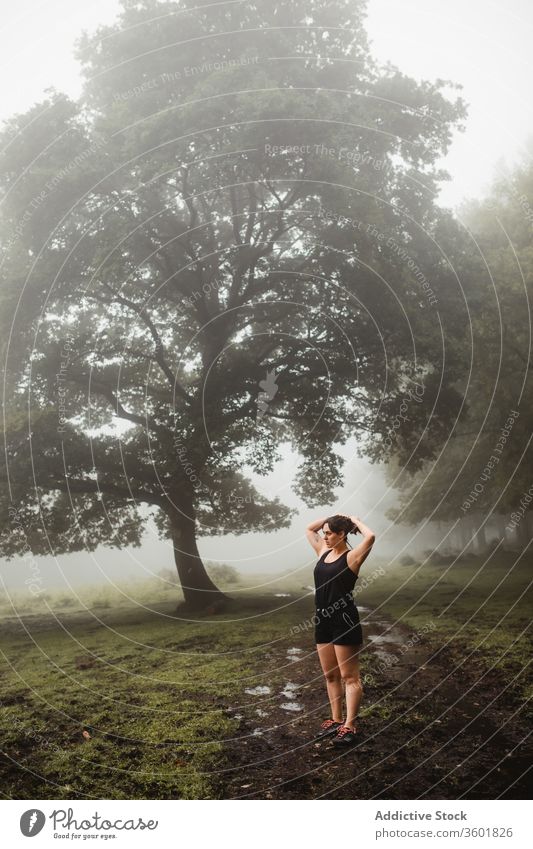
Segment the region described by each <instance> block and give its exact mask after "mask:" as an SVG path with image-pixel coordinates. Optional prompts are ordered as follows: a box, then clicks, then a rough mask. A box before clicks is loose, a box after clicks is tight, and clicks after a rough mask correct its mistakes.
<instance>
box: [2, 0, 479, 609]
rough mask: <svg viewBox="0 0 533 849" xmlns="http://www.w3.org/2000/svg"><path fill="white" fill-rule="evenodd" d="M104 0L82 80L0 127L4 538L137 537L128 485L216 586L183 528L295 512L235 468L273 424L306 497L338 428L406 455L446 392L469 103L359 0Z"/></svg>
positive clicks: (455, 350)
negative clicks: (382, 57)
mask: <svg viewBox="0 0 533 849" xmlns="http://www.w3.org/2000/svg"><path fill="white" fill-rule="evenodd" d="M122 6H123V8H122V12H121V15H120V18H119V20H118V21H117V23H116V24H114V25H112V26H109V27H101V28H100V29H99V30H98V32H97V33H96V34H95V35H94V36H90V37H89V36H87V35H85V36H84V37H83V38H82V39H81V41H80V44H79V48H78V58H79V59H80V61H81V62H82V66H83V71H84V75H85V80H86V82H85V86H84V91H83V95H82V97H81V98H80V100H79V102H76V103H75V102H72V101H71V100H69V99H68V98H67V97H65V96H64V95H61V94H59V93H56V92H54V91H50V93H49V96H48V99H47V100H45V101H43V102H42V103H39V104H37V105H36V106H34V107H33V108H32V109H30V110H28V111H27V112H26V113H24V114H22V115H16V116H14V117H13V118H12V119H11V120H10V121H8V122H7V124H6V126H5V128H4V131H3V133H2V138H1V139H0V141H1V147H2V148H3V149H4V154H3V157H2V175H3V176H2V177H1V186H2V189H3V192H4V202H3V207H2V209H3V212H2V221H1V233H2V244H3V247H2V259H3V280H2V295H1V298H2V303H1V306H2V313H3V323H4V324H3V329H4V331H5V338H6V339H7V342H6V348H5V361H6V381H5V391H6V395H5V399H4V403H5V406H6V418H5V420H4V439H5V453H4V454H3V457H4V461H3V466H2V471H1V474H2V480H3V483H4V492H3V495H2V505H1V531H0V546H1V551H2V554H3V555H4V556H7V557H10V556H13V555H15V554H17V553H21V552H23V551H25V550H27V549H28V548H29V549H31V550H32V551H33V552H36V553H46V554H48V553H53V554H61V553H65V552H73V551H81V550H94V549H95V548H96V546H98V545H100V544H106V545H114V546H118V547H122V546H128V545H139V544H140V542H141V539H142V531H143V528H144V525H145V521H146V515H145V513H140V512H139V510H138V506H137V505H138V504H139V503H145V504H148V505H150V506H151V507H153V508H154V510H155V518H156V522H157V526H158V529H159V532H160V533H161V535H162V536H163V537H169V536H170V537H171V539H172V540H173V547H174V552H175V559H176V564H177V569H178V573H179V577H180V582H181V585H182V588H183V592H184V596H185V602H186V604H187V605H188V606H189V607H191V608H195V609H205V608H206V607H208V608H209V607H210V609H213V604H215V605H216V604H218V603H219V602H223V597H222V593H220V592H219V591H218V590H217V588H216V586H215V584H214V582H213V581H212V580H211V578H210V577H209V575H208V574H207V572H206V569H205V567H204V565H203V563H202V561H201V558H200V556H199V552H198V548H197V537H198V536H199V535H204V534H209V535H210V534H225V533H229V532H231V533H245V532H249V531H264V532H267V531H272V530H275V529H278V528H279V527H283V526H287V525H288V524H289V523H290V520H291V515H292V513H293V511H291V510H289V509H288V508H286V507H285V506H283V505H282V504H281V503H280V501H279V499H278V498H267V497H265V496H263V495H261V494H260V493H259V492H258V490H257V489H256V488H255V487H254V486H253V485H252V483H251V482H250V480H249V479H248V478H247V477H246V473H247V470H250V469H252V470H254V471H255V472H257V473H260V474H262V475H267V474H268V473H269V472H270V471H271V470H272V469H273V467H274V463H275V462H276V461H277V460H279V459H280V457H281V456H282V454H281V451H280V448H281V447H282V446H284V445H285V446H287V450H290V452H291V456H292V457H294V459H295V461H297V462H298V463H299V468H298V472H297V473H296V474H295V475H294V476H293V487H294V489H295V490H296V491H297V492H298V494H299V495H300V497H302V498H303V499H304V500H305V502H306V503H307V504H308V505H309V506H312V505H317V504H323V503H325V502H327V501H329V500H331V499H332V498H333V497H334V489H335V487H337V486H338V485H340V483H341V482H342V459H341V457H340V456H339V454H338V453H337V452H336V450H335V449H336V447H337V446H338V445H340V444H342V443H344V442H345V441H346V440H347V439H348V438H349V437H353V436H357V437H358V438H359V445H360V451H361V452H364V451H366V450H370V448H371V450H373V451H374V452H377V453H378V454H379V455H380V456H388V455H391V454H392V455H394V454H399V455H400V456H402V457H403V458H404V459H405V460H406V461H407V459H408V458H409V459H408V462H409V464H410V466H412V467H413V468H416V467H417V466H418V465H420V463H422V462H423V460H424V458H427V457H430V456H432V454H433V452H434V450H435V445H436V444H438V442H439V440H440V439H442V435H443V434H444V433H445V432H446V428H447V425H448V423H449V421H450V420H451V419H453V416H454V413H455V411H456V409H457V407H458V405H459V403H460V400H461V399H460V396H459V395H458V394H457V392H456V391H455V390H454V389H453V383H454V380H456V379H457V375H458V373H459V370H460V362H461V345H462V341H463V339H464V337H465V321H466V319H465V318H464V316H460V315H459V314H458V313H457V311H456V310H455V307H454V306H453V305H454V304H455V302H456V300H457V297H458V294H457V292H458V290H457V287H455V288H454V286H455V280H454V275H453V269H452V265H451V263H450V261H449V258H448V257H446V256H445V255H444V254H443V252H442V251H441V250H440V248H439V247H438V245H439V240H440V239H441V237H442V236H443V234H446V233H447V232H448V231H449V232H450V233H453V234H456V228H455V224H454V222H453V219H452V217H451V215H450V214H449V213H447V212H446V211H443V210H441V209H439V207H438V206H436V204H435V196H436V192H437V189H438V185H439V182H440V181H441V180H443V179H445V178H446V177H447V175H446V174H445V172H443V171H442V170H439V169H438V168H437V167H436V165H435V163H436V162H437V160H438V159H439V157H441V156H442V155H443V154H444V153H446V151H447V150H448V147H449V145H450V142H451V138H452V132H453V130H454V129H456V128H460V127H461V121H462V119H463V118H464V116H465V114H466V111H465V107H464V104H463V102H462V100H461V99H460V98H457V99H456V100H455V101H451V100H449V99H448V98H447V96H445V93H444V92H445V91H446V89H449V88H450V84H449V83H448V82H447V81H445V80H438V81H437V82H436V83H429V82H425V81H423V82H416V81H415V80H413V79H410V78H409V77H406V76H405V75H403V74H402V73H401V72H400V71H398V70H397V69H396V68H394V67H392V66H391V65H387V67H386V68H379V67H378V66H377V65H376V64H375V62H374V61H373V60H372V58H371V56H370V53H369V48H368V43H367V38H366V34H365V31H364V26H363V20H364V14H365V3H364V2H360V0H352V2H351V3H349V4H346V2H345V0H306V2H305V3H304V2H303V0H291V2H288V1H287V0H279V2H276V0H268V2H267V0H259V2H257V3H253V4H241V3H234V4H211V3H210V4H205V5H204V4H203V3H200V4H198V2H197V1H196V0H195V2H192V0H186V2H182V3H179V4H178V3H159V2H155V0H142V1H141V2H126V0H123V4H122ZM424 269H425V270H426V273H427V275H428V277H429V276H430V273H431V289H432V292H433V296H432V297H433V298H434V299H435V304H438V307H437V306H435V305H434V303H431V299H430V297H429V296H428V293H427V287H426V286H425V283H424V280H425V276H424V274H423V270H424ZM421 275H422V276H421ZM450 305H451V306H450ZM448 306H450V308H449V310H448ZM441 332H444V333H445V334H446V336H447V339H448V340H449V341H450V342H451V343H452V344H451V347H450V350H449V351H447V352H446V367H445V368H444V364H443V360H442V345H441V340H440V333H441ZM416 386H421V387H423V389H424V392H423V400H422V403H418V402H417V403H415V404H412V405H411V406H412V418H411V421H410V422H409V425H408V427H406V428H403V430H402V432H401V438H399V439H397V440H395V441H394V442H392V441H391V442H390V444H389V443H388V441H387V437H388V434H389V431H390V421H391V419H393V418H394V416H395V415H396V413H397V412H398V408H399V406H400V404H401V403H402V399H403V397H404V395H405V393H406V392H409V391H412V390H413V388H414V387H416ZM118 421H119V422H121V423H122V429H121V430H116V429H113V428H111V429H110V425H113V424H116V423H117V422H118ZM421 435H423V436H424V437H425V438H424V440H422V441H421ZM416 445H418V448H417V451H416V453H415V454H414V455H413V447H414V446H416ZM369 446H370V448H369ZM410 455H412V456H410Z"/></svg>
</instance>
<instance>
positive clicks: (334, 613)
mask: <svg viewBox="0 0 533 849" xmlns="http://www.w3.org/2000/svg"><path fill="white" fill-rule="evenodd" d="M314 622H315V643H335V644H336V645H338V646H359V645H362V643H363V629H362V627H361V622H360V621H359V611H358V610H357V607H356V606H355V604H354V603H353V602H351V603H348V604H346V605H344V604H343V603H341V604H338V605H337V607H336V608H334V606H333V605H331V606H330V607H326V608H322V609H320V608H317V609H316V611H315V617H314Z"/></svg>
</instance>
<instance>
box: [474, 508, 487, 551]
mask: <svg viewBox="0 0 533 849" xmlns="http://www.w3.org/2000/svg"><path fill="white" fill-rule="evenodd" d="M475 516H476V518H475V524H474V530H475V534H476V535H475V537H474V540H475V548H476V553H477V554H484V553H485V551H486V548H487V536H486V533H485V528H486V525H483V524H482V522H483V516H482V515H481V513H476V514H475ZM478 522H479V525H478V524H477V523H478Z"/></svg>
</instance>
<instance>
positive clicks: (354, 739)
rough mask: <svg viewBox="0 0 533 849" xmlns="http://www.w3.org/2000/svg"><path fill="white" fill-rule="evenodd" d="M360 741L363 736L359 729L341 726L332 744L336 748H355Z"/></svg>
mask: <svg viewBox="0 0 533 849" xmlns="http://www.w3.org/2000/svg"><path fill="white" fill-rule="evenodd" d="M360 739H361V734H360V732H359V731H358V730H357V728H348V726H346V725H341V727H340V728H339V730H338V731H337V733H336V735H335V737H334V738H333V740H332V741H331V742H332V744H333V745H334V746H339V748H340V747H343V746H345V747H346V748H347V747H348V746H353V745H354V743H358V742H359V740H360Z"/></svg>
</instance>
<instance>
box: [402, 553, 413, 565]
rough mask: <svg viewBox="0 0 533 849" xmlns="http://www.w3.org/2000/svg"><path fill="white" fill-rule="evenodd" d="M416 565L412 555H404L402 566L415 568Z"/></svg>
mask: <svg viewBox="0 0 533 849" xmlns="http://www.w3.org/2000/svg"><path fill="white" fill-rule="evenodd" d="M415 563H416V560H415V559H414V557H411V555H410V554H404V556H403V557H400V566H414V565H415Z"/></svg>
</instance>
